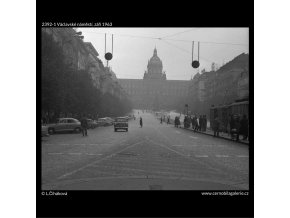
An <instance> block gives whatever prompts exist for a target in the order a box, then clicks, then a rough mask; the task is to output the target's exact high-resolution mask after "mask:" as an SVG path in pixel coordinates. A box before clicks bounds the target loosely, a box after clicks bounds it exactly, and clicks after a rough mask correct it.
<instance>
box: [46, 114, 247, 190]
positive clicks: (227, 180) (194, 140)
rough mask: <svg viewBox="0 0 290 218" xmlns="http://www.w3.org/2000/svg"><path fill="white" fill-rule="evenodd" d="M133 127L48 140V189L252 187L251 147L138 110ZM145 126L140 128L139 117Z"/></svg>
mask: <svg viewBox="0 0 290 218" xmlns="http://www.w3.org/2000/svg"><path fill="white" fill-rule="evenodd" d="M135 116H136V117H137V118H136V120H131V121H129V131H128V132H121V131H120V132H114V130H113V127H112V126H110V127H100V128H96V129H93V130H89V132H88V136H87V137H83V136H82V135H81V134H70V133H67V134H55V135H52V136H50V137H47V138H44V139H43V142H42V188H43V189H55V190H70V189H72V190H79V189H87V190H90V189H109V190H113V189H145V190H146V189H147V190H150V189H151V190H152V189H153V190H154V189H163V190H166V189H176V190H179V189H193V190H196V189H198V190H225V189H228V190H229V189H235V190H247V189H248V188H249V150H248V146H247V145H244V144H238V143H235V142H231V141H227V140H224V139H219V138H213V137H212V136H207V135H204V134H199V133H193V132H192V131H188V130H184V129H180V128H175V127H174V126H172V125H167V124H166V123H163V124H160V122H159V121H158V120H157V119H156V118H155V117H154V116H153V115H152V114H150V113H144V114H143V113H142V112H139V114H138V113H136V114H135ZM140 116H142V118H143V128H140V127H139V117H140Z"/></svg>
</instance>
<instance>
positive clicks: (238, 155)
mask: <svg viewBox="0 0 290 218" xmlns="http://www.w3.org/2000/svg"><path fill="white" fill-rule="evenodd" d="M237 157H249V156H247V155H237Z"/></svg>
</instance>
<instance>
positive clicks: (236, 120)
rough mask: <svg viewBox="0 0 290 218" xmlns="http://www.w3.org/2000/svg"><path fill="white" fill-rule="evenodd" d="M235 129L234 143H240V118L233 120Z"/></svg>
mask: <svg viewBox="0 0 290 218" xmlns="http://www.w3.org/2000/svg"><path fill="white" fill-rule="evenodd" d="M235 127H236V130H237V137H236V141H237V142H238V141H240V131H241V122H240V117H239V116H237V117H236V119H235Z"/></svg>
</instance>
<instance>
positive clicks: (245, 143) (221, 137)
mask: <svg viewBox="0 0 290 218" xmlns="http://www.w3.org/2000/svg"><path fill="white" fill-rule="evenodd" d="M180 128H182V129H185V130H189V131H192V132H193V130H191V129H189V128H184V127H180ZM195 133H200V134H204V135H209V136H213V135H212V134H210V133H206V132H195ZM218 138H220V139H225V140H228V141H231V142H236V143H240V144H244V145H249V143H247V142H242V141H238V142H237V141H234V140H232V139H229V138H226V137H223V136H219V137H218Z"/></svg>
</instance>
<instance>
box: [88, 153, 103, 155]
mask: <svg viewBox="0 0 290 218" xmlns="http://www.w3.org/2000/svg"><path fill="white" fill-rule="evenodd" d="M86 155H103V154H91V153H86Z"/></svg>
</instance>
